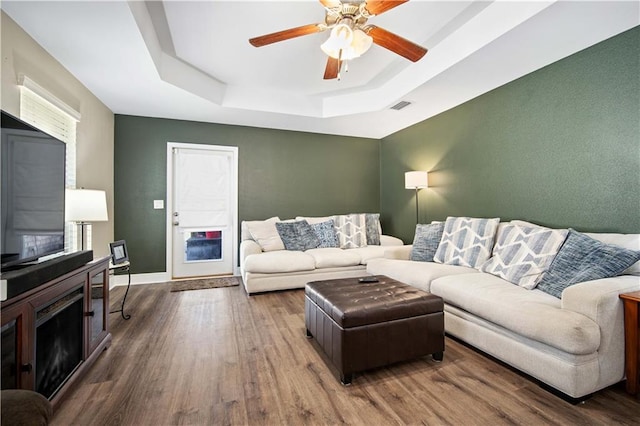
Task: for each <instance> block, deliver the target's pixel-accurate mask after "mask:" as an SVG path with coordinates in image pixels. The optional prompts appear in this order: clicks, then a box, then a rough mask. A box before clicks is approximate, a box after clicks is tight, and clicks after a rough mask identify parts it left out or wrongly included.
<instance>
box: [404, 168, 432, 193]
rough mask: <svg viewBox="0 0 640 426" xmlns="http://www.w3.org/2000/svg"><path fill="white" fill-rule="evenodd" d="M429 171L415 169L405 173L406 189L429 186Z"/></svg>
mask: <svg viewBox="0 0 640 426" xmlns="http://www.w3.org/2000/svg"><path fill="white" fill-rule="evenodd" d="M428 177H429V175H428V173H427V172H423V171H415V172H406V173H405V174H404V187H405V188H406V189H416V188H427V187H428V186H429V179H428Z"/></svg>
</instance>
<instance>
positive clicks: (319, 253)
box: [305, 247, 360, 268]
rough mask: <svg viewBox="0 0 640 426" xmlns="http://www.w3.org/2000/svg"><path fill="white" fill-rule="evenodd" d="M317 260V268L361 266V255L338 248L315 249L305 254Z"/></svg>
mask: <svg viewBox="0 0 640 426" xmlns="http://www.w3.org/2000/svg"><path fill="white" fill-rule="evenodd" d="M305 253H306V254H308V255H309V256H311V257H313V259H314V260H315V265H316V268H337V267H341V266H354V265H359V264H360V255H359V254H357V253H355V252H353V251H352V250H342V249H339V248H336V247H325V248H315V249H311V250H307V251H306V252H305Z"/></svg>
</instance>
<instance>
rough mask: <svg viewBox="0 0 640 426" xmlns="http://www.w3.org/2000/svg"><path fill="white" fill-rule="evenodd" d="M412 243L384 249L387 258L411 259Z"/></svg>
mask: <svg viewBox="0 0 640 426" xmlns="http://www.w3.org/2000/svg"><path fill="white" fill-rule="evenodd" d="M412 247H413V246H412V245H408V246H397V247H389V248H388V249H386V250H385V251H384V257H385V259H397V260H409V258H410V256H411V248H412Z"/></svg>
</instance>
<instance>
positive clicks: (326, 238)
mask: <svg viewBox="0 0 640 426" xmlns="http://www.w3.org/2000/svg"><path fill="white" fill-rule="evenodd" d="M311 228H313V231H314V232H315V233H316V237H318V240H319V241H320V245H318V248H324V247H340V241H338V234H336V229H335V228H334V226H333V220H327V221H326V222H320V223H312V224H311Z"/></svg>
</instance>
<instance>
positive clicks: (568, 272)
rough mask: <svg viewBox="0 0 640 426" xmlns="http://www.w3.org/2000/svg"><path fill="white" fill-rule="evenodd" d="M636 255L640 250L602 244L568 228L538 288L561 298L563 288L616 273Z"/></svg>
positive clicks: (632, 262) (639, 256) (636, 258)
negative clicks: (565, 236) (565, 237)
mask: <svg viewBox="0 0 640 426" xmlns="http://www.w3.org/2000/svg"><path fill="white" fill-rule="evenodd" d="M639 259H640V251H635V250H629V249H626V248H623V247H619V246H616V245H613V244H605V243H602V242H600V241H598V240H594V239H593V238H591V237H588V236H587V235H584V234H581V233H580V232H578V231H575V230H573V229H569V235H568V236H567V240H566V241H565V242H564V244H563V245H562V248H560V251H559V252H558V255H557V256H556V258H555V259H554V260H553V263H552V264H551V267H550V268H549V270H548V271H547V272H546V273H545V274H544V275H543V276H542V280H541V281H540V283H539V284H538V287H537V288H538V289H540V290H542V291H544V292H545V293H549V294H551V295H552V296H555V297H557V298H561V296H562V291H563V290H564V289H565V288H567V287H569V286H572V285H573V284H578V283H581V282H584V281H591V280H597V279H600V278H608V277H615V276H617V275H620V274H621V273H622V272H623V271H624V270H625V269H627V268H628V267H629V266H631V265H633V264H634V263H635V262H637V261H638V260H639Z"/></svg>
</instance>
